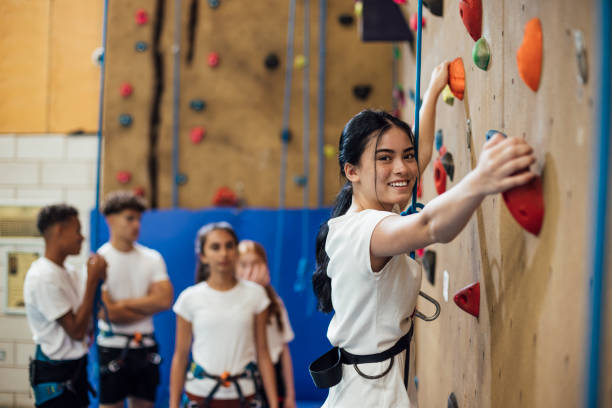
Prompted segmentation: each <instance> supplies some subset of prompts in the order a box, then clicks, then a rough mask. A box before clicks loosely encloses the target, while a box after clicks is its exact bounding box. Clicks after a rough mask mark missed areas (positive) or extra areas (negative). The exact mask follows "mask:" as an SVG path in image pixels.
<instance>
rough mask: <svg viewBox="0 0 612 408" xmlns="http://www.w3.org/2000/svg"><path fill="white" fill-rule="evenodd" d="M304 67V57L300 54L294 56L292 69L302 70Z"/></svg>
mask: <svg viewBox="0 0 612 408" xmlns="http://www.w3.org/2000/svg"><path fill="white" fill-rule="evenodd" d="M305 66H306V57H305V56H303V55H302V54H299V55H296V56H295V58H294V59H293V67H294V68H295V69H302V68H304V67H305Z"/></svg>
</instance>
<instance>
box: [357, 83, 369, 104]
mask: <svg viewBox="0 0 612 408" xmlns="http://www.w3.org/2000/svg"><path fill="white" fill-rule="evenodd" d="M370 92H372V86H371V85H355V86H354V87H353V95H355V97H356V98H357V99H361V100H362V101H365V100H366V99H368V96H370Z"/></svg>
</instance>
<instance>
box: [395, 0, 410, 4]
mask: <svg viewBox="0 0 612 408" xmlns="http://www.w3.org/2000/svg"><path fill="white" fill-rule="evenodd" d="M393 1H394V2H396V3H397V4H406V2H407V1H408V0H393Z"/></svg>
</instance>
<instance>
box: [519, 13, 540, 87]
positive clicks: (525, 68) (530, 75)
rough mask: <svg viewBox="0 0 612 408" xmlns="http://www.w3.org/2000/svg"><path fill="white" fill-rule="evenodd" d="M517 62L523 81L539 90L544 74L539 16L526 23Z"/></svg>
mask: <svg viewBox="0 0 612 408" xmlns="http://www.w3.org/2000/svg"><path fill="white" fill-rule="evenodd" d="M516 63H517V65H518V71H519V74H520V75H521V78H523V81H525V83H526V84H527V86H528V87H530V88H531V89H532V90H533V91H534V92H537V90H538V87H539V86H540V75H541V74H542V23H540V19H539V18H532V19H531V20H529V21H528V22H527V24H526V25H525V34H524V35H523V42H522V43H521V46H520V47H519V49H518V51H517V52H516Z"/></svg>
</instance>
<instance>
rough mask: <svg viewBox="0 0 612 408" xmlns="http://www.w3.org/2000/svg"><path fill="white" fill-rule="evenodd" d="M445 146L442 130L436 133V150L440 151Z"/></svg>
mask: <svg viewBox="0 0 612 408" xmlns="http://www.w3.org/2000/svg"><path fill="white" fill-rule="evenodd" d="M443 145H444V137H443V136H442V129H438V130H437V131H436V150H437V151H440V149H441V148H442V146H443Z"/></svg>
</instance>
